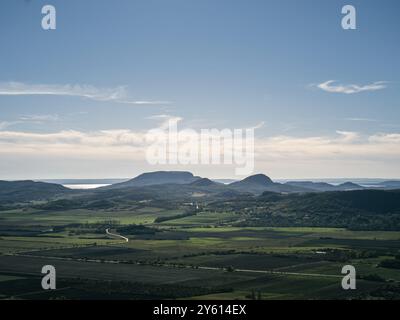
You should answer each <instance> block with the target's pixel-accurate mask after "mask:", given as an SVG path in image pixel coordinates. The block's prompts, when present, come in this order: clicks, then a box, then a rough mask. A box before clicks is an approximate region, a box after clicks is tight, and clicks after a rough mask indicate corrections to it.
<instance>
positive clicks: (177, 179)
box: [104, 171, 200, 189]
mask: <svg viewBox="0 0 400 320" xmlns="http://www.w3.org/2000/svg"><path fill="white" fill-rule="evenodd" d="M198 179H200V178H199V177H195V176H194V175H193V174H192V173H190V172H186V171H156V172H147V173H143V174H141V175H139V176H137V177H135V178H133V179H131V180H128V181H126V182H122V183H117V184H113V185H111V186H108V187H105V188H104V189H116V188H127V187H143V186H153V185H162V184H189V183H192V182H194V181H196V180H198Z"/></svg>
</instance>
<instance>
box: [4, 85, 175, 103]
mask: <svg viewBox="0 0 400 320" xmlns="http://www.w3.org/2000/svg"><path fill="white" fill-rule="evenodd" d="M35 95H37V96H71V97H81V98H86V99H91V100H95V101H110V102H116V103H122V104H132V105H157V104H169V102H168V101H157V100H134V99H131V98H130V97H129V96H128V93H127V90H126V87H125V86H119V87H116V88H98V87H95V86H91V85H70V84H66V85H54V84H26V83H22V82H5V83H4V82H3V83H0V96H35Z"/></svg>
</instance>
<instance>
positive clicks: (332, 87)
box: [316, 80, 387, 94]
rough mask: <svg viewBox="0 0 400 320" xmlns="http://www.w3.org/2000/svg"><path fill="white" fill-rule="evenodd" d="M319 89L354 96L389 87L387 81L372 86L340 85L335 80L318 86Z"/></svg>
mask: <svg viewBox="0 0 400 320" xmlns="http://www.w3.org/2000/svg"><path fill="white" fill-rule="evenodd" d="M316 87H317V88H319V89H321V90H323V91H326V92H331V93H343V94H354V93H360V92H365V91H377V90H382V89H385V88H386V87H387V82H386V81H377V82H374V83H371V84H366V85H358V84H346V85H345V84H338V83H337V81H335V80H329V81H326V82H323V83H320V84H317V85H316Z"/></svg>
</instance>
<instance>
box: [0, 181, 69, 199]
mask: <svg viewBox="0 0 400 320" xmlns="http://www.w3.org/2000/svg"><path fill="white" fill-rule="evenodd" d="M70 192H72V190H70V189H68V188H65V187H63V186H62V185H59V184H53V183H45V182H34V181H30V180H26V181H0V202H1V203H3V204H5V203H8V204H10V203H15V202H27V201H38V200H48V199H51V198H54V197H56V196H60V195H66V194H68V193H70Z"/></svg>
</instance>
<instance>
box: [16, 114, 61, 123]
mask: <svg viewBox="0 0 400 320" xmlns="http://www.w3.org/2000/svg"><path fill="white" fill-rule="evenodd" d="M19 119H20V120H21V121H26V122H29V121H38V122H45V121H58V120H60V117H59V115H58V114H31V115H24V116H21V117H20V118H19Z"/></svg>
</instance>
